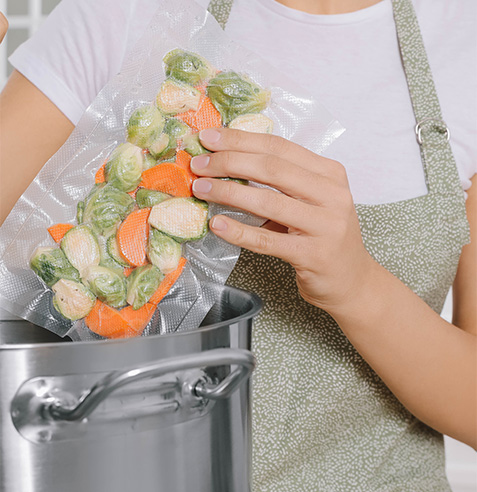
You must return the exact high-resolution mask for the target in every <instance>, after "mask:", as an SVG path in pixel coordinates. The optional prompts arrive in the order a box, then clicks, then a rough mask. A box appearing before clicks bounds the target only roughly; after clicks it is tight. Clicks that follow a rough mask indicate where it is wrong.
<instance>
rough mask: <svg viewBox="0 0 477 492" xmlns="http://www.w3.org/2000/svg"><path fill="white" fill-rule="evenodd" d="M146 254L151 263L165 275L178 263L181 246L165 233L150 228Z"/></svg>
mask: <svg viewBox="0 0 477 492" xmlns="http://www.w3.org/2000/svg"><path fill="white" fill-rule="evenodd" d="M147 256H148V258H149V260H150V261H151V263H152V264H153V265H155V266H157V268H159V270H161V272H162V273H164V274H165V275H167V274H168V273H171V272H173V271H174V270H175V269H176V268H177V266H178V265H179V261H180V259H181V256H182V246H181V245H180V244H179V243H178V242H177V241H175V240H174V239H172V238H171V237H169V236H166V234H163V233H162V232H160V231H156V230H155V229H151V233H150V234H149V241H148V248H147Z"/></svg>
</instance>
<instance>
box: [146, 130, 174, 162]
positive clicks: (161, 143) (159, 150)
mask: <svg viewBox="0 0 477 492" xmlns="http://www.w3.org/2000/svg"><path fill="white" fill-rule="evenodd" d="M175 151H176V150H175V146H174V145H172V144H171V137H170V136H169V135H168V134H167V133H161V135H160V137H159V138H158V139H157V140H156V141H155V142H154V143H153V144H152V145H151V146H150V147H149V152H150V153H151V156H152V158H153V159H156V164H157V159H159V158H161V157H164V156H167V157H169V156H171V155H174V153H175Z"/></svg>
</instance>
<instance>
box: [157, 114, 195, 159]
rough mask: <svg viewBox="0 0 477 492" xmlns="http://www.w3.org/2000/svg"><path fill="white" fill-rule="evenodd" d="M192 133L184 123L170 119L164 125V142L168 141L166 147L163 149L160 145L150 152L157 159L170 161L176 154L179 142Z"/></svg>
mask: <svg viewBox="0 0 477 492" xmlns="http://www.w3.org/2000/svg"><path fill="white" fill-rule="evenodd" d="M191 131H192V130H191V128H190V127H189V126H188V125H187V124H186V123H184V122H183V121H181V120H179V119H177V118H169V119H168V120H167V121H166V124H165V125H164V133H163V134H162V135H163V136H164V142H166V141H167V143H166V145H165V146H163V147H161V146H160V145H157V146H153V147H152V148H150V149H149V151H150V152H151V154H152V155H153V156H154V157H155V158H156V159H161V160H163V159H169V158H170V157H173V156H174V155H175V153H176V148H177V140H178V139H179V138H183V137H184V136H185V135H188V134H190V132H191ZM162 143H163V142H161V144H162Z"/></svg>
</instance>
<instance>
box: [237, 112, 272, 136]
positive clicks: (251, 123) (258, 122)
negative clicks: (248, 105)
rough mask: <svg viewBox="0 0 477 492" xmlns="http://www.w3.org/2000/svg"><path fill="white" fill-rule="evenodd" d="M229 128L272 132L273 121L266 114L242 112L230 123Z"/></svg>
mask: <svg viewBox="0 0 477 492" xmlns="http://www.w3.org/2000/svg"><path fill="white" fill-rule="evenodd" d="M228 126H229V128H234V129H236V130H243V131H246V132H253V133H272V131H273V121H272V120H271V119H270V118H269V117H268V116H265V115H264V114H261V113H254V114H242V115H240V116H237V118H234V119H233V120H232V121H231V122H230V123H229V125H228Z"/></svg>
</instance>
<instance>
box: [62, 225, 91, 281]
mask: <svg viewBox="0 0 477 492" xmlns="http://www.w3.org/2000/svg"><path fill="white" fill-rule="evenodd" d="M61 249H62V250H63V253H64V254H65V256H66V257H67V258H68V260H69V262H70V263H71V264H72V265H73V266H74V267H75V268H76V269H77V270H78V271H79V272H80V275H83V271H84V270H85V269H86V268H87V267H89V266H90V265H99V261H100V259H101V255H100V250H99V244H98V240H97V239H96V236H95V235H94V234H93V232H92V231H91V229H90V228H89V227H88V226H86V225H79V226H76V227H73V229H70V230H69V231H68V232H67V233H66V234H65V235H64V236H63V239H62V240H61Z"/></svg>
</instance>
